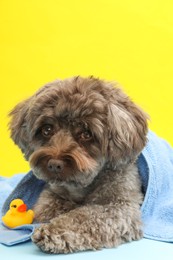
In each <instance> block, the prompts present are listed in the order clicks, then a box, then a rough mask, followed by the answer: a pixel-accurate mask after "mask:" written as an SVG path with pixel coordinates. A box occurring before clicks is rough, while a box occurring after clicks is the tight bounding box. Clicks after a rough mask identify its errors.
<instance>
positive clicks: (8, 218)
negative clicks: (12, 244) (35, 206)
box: [2, 199, 34, 228]
mask: <svg viewBox="0 0 173 260" xmlns="http://www.w3.org/2000/svg"><path fill="white" fill-rule="evenodd" d="M33 219H34V212H33V210H31V209H30V210H28V211H27V205H26V204H24V202H23V200H21V199H15V200H12V202H11V203H10V209H9V210H8V211H7V213H6V214H5V215H4V216H3V217H2V221H3V223H4V224H5V225H6V226H7V227H9V228H15V227H18V226H21V225H25V224H31V223H32V222H33Z"/></svg>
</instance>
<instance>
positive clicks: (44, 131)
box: [41, 125, 54, 137]
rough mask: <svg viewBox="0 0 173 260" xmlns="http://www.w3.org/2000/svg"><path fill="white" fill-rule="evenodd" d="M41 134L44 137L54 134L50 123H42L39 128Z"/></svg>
mask: <svg viewBox="0 0 173 260" xmlns="http://www.w3.org/2000/svg"><path fill="white" fill-rule="evenodd" d="M41 134H42V136H44V137H50V136H52V135H53V134H54V129H53V126H52V125H44V126H43V127H42V128H41Z"/></svg>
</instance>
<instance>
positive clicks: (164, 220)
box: [0, 131, 173, 245]
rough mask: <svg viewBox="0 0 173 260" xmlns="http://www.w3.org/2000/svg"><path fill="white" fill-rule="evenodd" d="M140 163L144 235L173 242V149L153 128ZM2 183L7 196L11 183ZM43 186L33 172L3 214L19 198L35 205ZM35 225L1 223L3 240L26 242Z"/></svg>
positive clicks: (5, 181) (12, 242)
mask: <svg viewBox="0 0 173 260" xmlns="http://www.w3.org/2000/svg"><path fill="white" fill-rule="evenodd" d="M137 166H138V169H139V174H140V176H141V181H142V186H143V191H144V194H145V198H144V202H143V204H142V207H141V213H142V220H143V224H144V225H143V231H144V237H146V238H149V239H154V240H160V241H165V242H173V188H172V187H173V149H172V148H171V147H170V145H169V144H168V143H167V142H165V141H164V140H163V139H161V138H159V137H157V136H156V135H155V134H154V133H153V132H151V131H150V132H149V133H148V142H147V145H146V146H145V148H144V149H143V151H142V153H141V154H140V155H139V157H138V159H137ZM20 177H21V176H20ZM13 178H14V177H13ZM13 178H11V179H12V180H13ZM19 179H20V178H19ZM1 182H3V183H4V184H5V185H4V184H3V187H4V190H3V191H1V193H2V197H3V199H4V198H5V195H7V193H9V192H10V191H11V186H10V185H9V183H8V182H9V180H5V179H2V178H0V187H1ZM44 185H45V183H44V182H43V181H41V180H38V179H37V178H36V177H35V176H34V175H33V173H32V171H30V172H29V173H28V174H26V175H25V176H24V177H23V178H22V179H21V180H20V182H19V183H18V185H17V186H16V188H15V189H14V190H13V191H12V193H11V194H10V195H9V196H8V198H7V199H6V201H5V203H4V205H3V207H2V215H4V214H5V213H6V211H7V210H8V209H9V204H10V202H11V201H12V200H13V199H16V198H21V199H22V200H24V202H25V203H26V204H27V205H28V208H32V207H33V205H34V204H35V202H36V200H37V198H38V196H39V194H40V192H41V191H42V190H43V188H44ZM5 187H6V188H5ZM4 194H5V195H4ZM0 207H1V205H0ZM34 228H35V224H32V225H24V226H21V227H18V228H15V229H8V228H6V227H4V226H2V225H1V226H0V243H2V244H6V245H14V244H18V243H21V242H24V241H27V240H29V239H30V237H31V235H32V233H33V231H34Z"/></svg>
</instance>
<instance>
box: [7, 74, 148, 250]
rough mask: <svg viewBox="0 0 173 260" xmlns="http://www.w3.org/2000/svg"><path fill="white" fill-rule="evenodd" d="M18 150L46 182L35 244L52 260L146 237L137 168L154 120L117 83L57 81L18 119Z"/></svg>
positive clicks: (14, 130)
mask: <svg viewBox="0 0 173 260" xmlns="http://www.w3.org/2000/svg"><path fill="white" fill-rule="evenodd" d="M10 116H11V121H10V125H9V127H10V130H11V137H12V139H13V140H14V142H15V143H16V144H17V145H18V146H19V147H20V149H21V150H22V152H23V154H24V156H25V158H26V160H28V161H29V163H30V165H31V168H32V170H33V173H34V175H35V176H36V177H37V178H38V179H41V180H43V181H45V182H46V185H45V188H44V190H43V191H42V192H41V194H40V196H39V198H38V201H37V202H36V204H35V205H34V208H33V209H34V212H35V220H36V221H37V222H40V223H42V224H41V225H40V226H39V227H38V228H36V229H35V231H34V234H33V236H32V241H33V242H34V243H35V244H36V245H37V246H38V247H39V248H40V249H41V250H42V251H44V252H47V253H71V252H77V251H84V250H97V249H101V248H112V247H116V246H118V245H120V244H123V243H125V242H129V241H132V240H139V239H141V238H142V237H143V231H142V230H143V227H142V220H141V212H140V206H141V204H142V202H143V197H144V195H143V192H142V185H141V179H140V176H139V172H138V168H137V165H136V160H137V157H138V156H139V154H140V153H141V151H142V149H143V148H144V146H145V145H146V142H147V133H148V124H147V121H148V115H147V114H146V113H145V112H144V111H142V109H141V108H139V107H138V106H137V105H136V104H135V103H134V102H132V100H131V99H130V98H129V97H128V96H127V95H126V94H125V93H124V92H123V91H122V89H121V88H120V87H119V86H118V84H117V83H112V82H107V81H104V80H100V79H98V78H94V77H86V78H83V77H80V76H78V77H72V78H68V79H65V80H56V81H54V82H51V83H49V84H47V85H45V86H44V87H42V88H41V89H39V90H38V91H37V92H36V93H35V94H34V95H33V96H31V97H30V98H28V99H27V100H25V101H23V102H21V103H19V104H18V105H17V106H16V107H15V108H14V109H13V110H12V111H11V113H10Z"/></svg>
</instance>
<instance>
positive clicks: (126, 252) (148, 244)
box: [0, 239, 173, 260]
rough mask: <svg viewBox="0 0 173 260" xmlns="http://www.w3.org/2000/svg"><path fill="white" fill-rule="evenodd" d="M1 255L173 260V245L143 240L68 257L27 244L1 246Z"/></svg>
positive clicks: (34, 259) (72, 259) (70, 259)
mask: <svg viewBox="0 0 173 260" xmlns="http://www.w3.org/2000/svg"><path fill="white" fill-rule="evenodd" d="M0 255H1V256H2V255H3V259H9V260H11V259H17V260H31V259H32V260H39V259H55V258H56V259H60V260H61V259H64V260H81V259H82V260H88V259H91V260H92V259H94V260H98V259H99V260H116V259H118V260H134V259H135V260H150V259H152V260H172V259H173V244H170V243H165V242H158V241H154V240H149V239H142V240H140V241H137V242H131V243H128V244H124V245H121V246H119V247H118V248H115V249H103V250H100V251H90V252H82V253H75V254H67V255H48V254H45V253H42V252H41V251H40V250H39V249H38V248H37V247H36V246H35V245H34V244H32V243H31V242H27V243H24V244H18V245H15V246H11V247H8V246H4V245H0Z"/></svg>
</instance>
